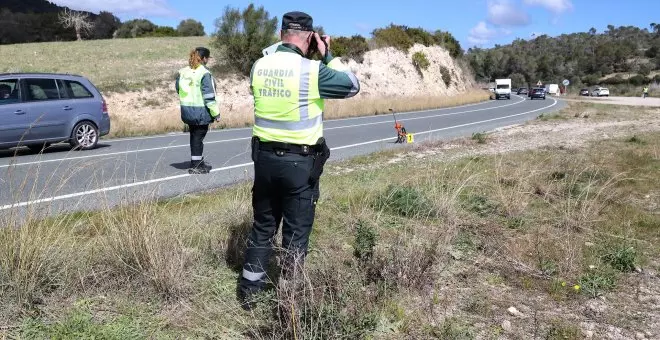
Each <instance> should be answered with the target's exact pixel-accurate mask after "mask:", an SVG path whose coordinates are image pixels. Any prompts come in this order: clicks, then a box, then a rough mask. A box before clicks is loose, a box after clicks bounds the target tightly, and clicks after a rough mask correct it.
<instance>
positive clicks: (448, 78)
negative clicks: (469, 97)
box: [440, 65, 451, 87]
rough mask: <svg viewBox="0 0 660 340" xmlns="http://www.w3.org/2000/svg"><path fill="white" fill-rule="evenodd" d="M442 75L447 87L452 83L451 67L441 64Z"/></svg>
mask: <svg viewBox="0 0 660 340" xmlns="http://www.w3.org/2000/svg"><path fill="white" fill-rule="evenodd" d="M440 75H441V76H442V81H443V82H444V83H445V85H446V86H447V87H449V86H450V85H451V74H450V73H449V69H447V67H445V66H444V65H440Z"/></svg>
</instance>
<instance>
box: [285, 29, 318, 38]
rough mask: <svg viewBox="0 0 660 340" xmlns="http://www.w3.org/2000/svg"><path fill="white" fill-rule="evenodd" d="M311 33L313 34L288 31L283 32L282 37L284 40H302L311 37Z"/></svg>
mask: <svg viewBox="0 0 660 340" xmlns="http://www.w3.org/2000/svg"><path fill="white" fill-rule="evenodd" d="M310 33H312V32H310V31H300V30H292V29H288V30H283V31H282V37H284V38H290V37H298V38H300V39H307V36H309V34H310Z"/></svg>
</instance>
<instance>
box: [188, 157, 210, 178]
mask: <svg viewBox="0 0 660 340" xmlns="http://www.w3.org/2000/svg"><path fill="white" fill-rule="evenodd" d="M212 168H213V167H211V165H210V164H208V163H206V162H204V160H203V159H202V160H201V161H191V162H190V168H189V169H188V173H190V174H192V175H199V174H208V173H209V172H210V171H211V169H212Z"/></svg>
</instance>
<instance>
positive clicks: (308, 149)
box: [259, 142, 316, 155]
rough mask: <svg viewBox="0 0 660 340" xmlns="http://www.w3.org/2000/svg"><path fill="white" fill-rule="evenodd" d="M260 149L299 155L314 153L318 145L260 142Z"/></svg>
mask: <svg viewBox="0 0 660 340" xmlns="http://www.w3.org/2000/svg"><path fill="white" fill-rule="evenodd" d="M259 150H262V151H272V152H278V151H279V152H287V153H295V154H299V155H312V154H314V153H315V152H316V145H301V144H290V143H281V142H259Z"/></svg>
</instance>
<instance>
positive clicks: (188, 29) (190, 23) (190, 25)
mask: <svg viewBox="0 0 660 340" xmlns="http://www.w3.org/2000/svg"><path fill="white" fill-rule="evenodd" d="M176 31H177V32H178V33H179V35H180V36H182V37H201V36H204V35H205V34H206V33H205V32H204V25H202V23H201V22H199V21H197V20H194V19H186V20H183V21H181V23H179V26H178V27H177V28H176Z"/></svg>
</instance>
